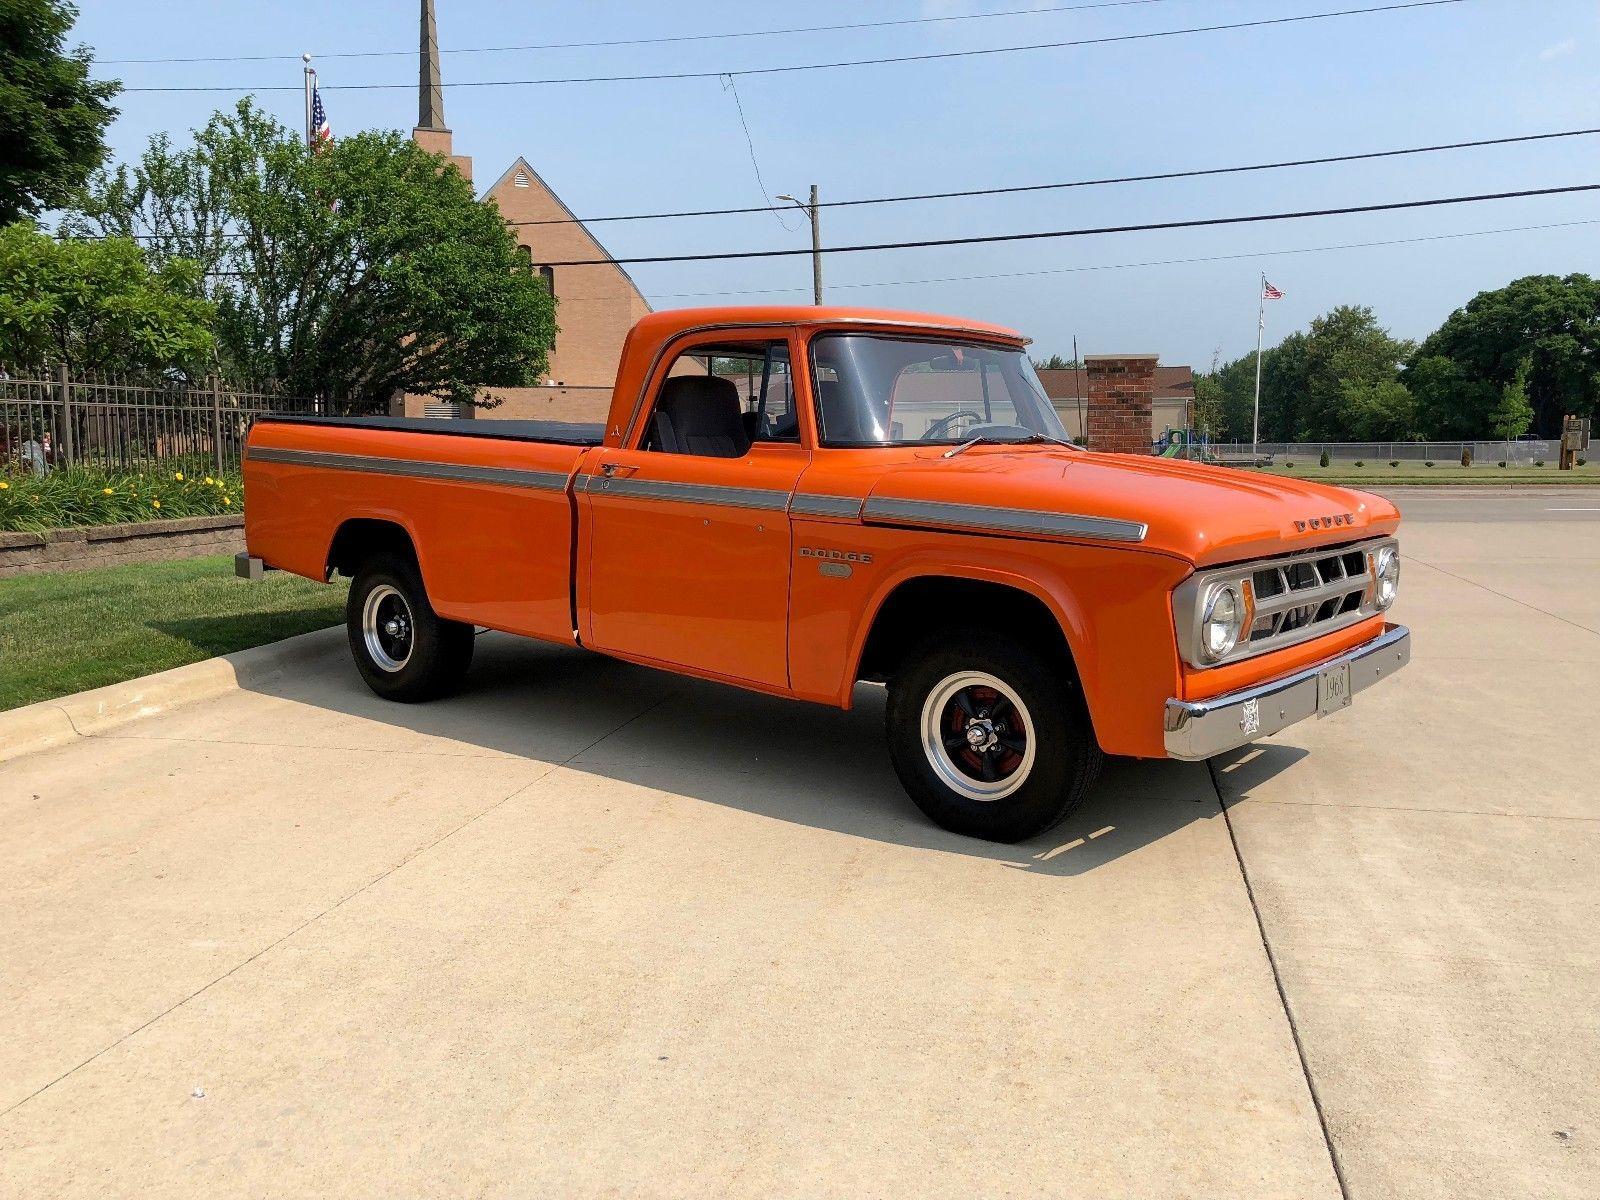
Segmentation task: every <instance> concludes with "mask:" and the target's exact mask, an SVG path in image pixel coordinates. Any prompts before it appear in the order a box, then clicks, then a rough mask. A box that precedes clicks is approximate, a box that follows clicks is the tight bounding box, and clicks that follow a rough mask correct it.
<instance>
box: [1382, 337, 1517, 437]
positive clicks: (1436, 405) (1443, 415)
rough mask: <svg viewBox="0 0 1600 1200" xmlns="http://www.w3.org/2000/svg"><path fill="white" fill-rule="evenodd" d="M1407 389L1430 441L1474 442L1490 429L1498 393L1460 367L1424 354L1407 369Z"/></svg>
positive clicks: (1419, 424)
mask: <svg viewBox="0 0 1600 1200" xmlns="http://www.w3.org/2000/svg"><path fill="white" fill-rule="evenodd" d="M1403 378H1404V379H1405V384H1406V387H1407V388H1408V389H1409V390H1410V392H1411V394H1412V396H1414V397H1415V398H1416V402H1417V424H1418V426H1419V427H1420V428H1421V429H1422V430H1423V432H1424V433H1425V434H1426V435H1427V436H1428V437H1431V438H1476V437H1482V436H1483V435H1484V434H1485V433H1486V432H1488V429H1489V420H1490V414H1491V413H1492V412H1493V411H1494V408H1495V406H1496V404H1498V402H1499V398H1500V397H1499V389H1498V388H1496V387H1495V386H1494V385H1493V384H1492V383H1488V382H1486V381H1485V380H1482V379H1477V378H1474V377H1472V376H1470V375H1469V374H1468V373H1467V371H1466V370H1464V369H1463V368H1462V366H1461V364H1460V363H1457V362H1455V361H1454V360H1453V359H1449V358H1446V357H1444V356H1443V355H1440V354H1423V353H1421V352H1419V353H1418V356H1417V357H1416V358H1414V359H1412V361H1411V363H1410V365H1409V366H1407V367H1406V370H1405V374H1404V376H1403Z"/></svg>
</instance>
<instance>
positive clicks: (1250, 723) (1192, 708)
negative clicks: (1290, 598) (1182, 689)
mask: <svg viewBox="0 0 1600 1200" xmlns="http://www.w3.org/2000/svg"><path fill="white" fill-rule="evenodd" d="M1410 661H1411V631H1410V630H1409V629H1407V628H1406V627H1405V626H1404V625H1391V626H1389V627H1388V628H1387V629H1385V630H1384V631H1383V632H1382V633H1381V634H1379V635H1378V636H1377V637H1375V638H1373V639H1372V640H1371V641H1370V642H1363V643H1362V644H1361V645H1359V646H1356V647H1355V648H1354V649H1351V650H1346V651H1345V652H1344V653H1343V654H1336V655H1334V656H1333V657H1332V658H1328V659H1324V660H1323V661H1322V662H1319V663H1316V664H1314V665H1313V666H1309V667H1306V668H1305V669H1304V670H1301V671H1296V672H1295V673H1294V674H1293V675H1285V676H1284V677H1283V678H1281V679H1272V680H1269V681H1267V682H1266V683H1258V684H1256V685H1255V686H1253V687H1248V688H1243V689H1241V690H1240V691H1237V692H1229V693H1228V694H1227V695H1225V696H1213V697H1211V698H1210V699H1208V700H1168V701H1167V715H1166V741H1167V754H1168V755H1169V756H1170V757H1172V758H1181V759H1184V760H1186V761H1191V762H1193V761H1199V760H1201V759H1206V758H1210V757H1211V756H1212V755H1213V754H1221V753H1222V752H1223V751H1224V750H1232V749H1233V748H1234V747H1235V746H1243V745H1244V744H1245V743H1247V742H1253V741H1255V740H1256V739H1257V738H1264V737H1268V736H1270V735H1272V734H1274V733H1277V732H1278V731H1279V730H1282V729H1287V728H1288V727H1289V726H1290V725H1293V724H1294V723H1295V722H1297V721H1304V720H1305V719H1306V718H1307V717H1311V716H1315V715H1316V712H1317V677H1318V676H1319V675H1321V674H1322V673H1323V672H1324V671H1326V670H1327V669H1328V668H1329V667H1337V666H1339V665H1340V664H1342V663H1349V664H1350V691H1351V694H1352V695H1353V694H1354V693H1356V692H1359V691H1362V690H1363V689H1365V688H1369V687H1371V686H1372V685H1373V684H1375V683H1377V682H1378V680H1380V679H1382V678H1383V677H1384V676H1385V675H1392V674H1394V673H1395V672H1396V671H1398V670H1399V669H1400V668H1401V667H1403V666H1405V665H1406V663H1408V662H1410Z"/></svg>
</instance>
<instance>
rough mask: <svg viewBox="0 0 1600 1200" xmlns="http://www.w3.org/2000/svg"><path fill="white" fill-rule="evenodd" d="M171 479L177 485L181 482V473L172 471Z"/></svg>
mask: <svg viewBox="0 0 1600 1200" xmlns="http://www.w3.org/2000/svg"><path fill="white" fill-rule="evenodd" d="M172 477H173V478H174V479H176V480H177V481H178V482H179V483H182V482H183V472H182V471H174V472H173V473H172Z"/></svg>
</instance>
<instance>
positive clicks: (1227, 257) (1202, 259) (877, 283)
mask: <svg viewBox="0 0 1600 1200" xmlns="http://www.w3.org/2000/svg"><path fill="white" fill-rule="evenodd" d="M1587 225H1600V218H1595V219H1592V220H1584V221H1555V222H1552V223H1550V224H1546V225H1509V226H1504V227H1502V228H1500V229H1472V230H1465V231H1463V232H1461V233H1435V234H1428V235H1424V236H1421V237H1409V238H1388V239H1385V240H1383V241H1377V242H1337V243H1334V244H1332V245H1328V246H1299V247H1295V248H1292V249H1285V250H1251V251H1247V252H1243V253H1239V254H1205V255H1197V256H1195V257H1191V258H1160V259H1149V260H1146V261H1143V262H1126V263H1097V264H1092V265H1089V266H1080V267H1042V268H1040V269H1038V270H1034V271H1001V272H995V273H993V274H987V275H940V276H935V277H933V278H929V279H871V280H858V281H855V282H851V283H835V284H830V285H829V287H830V290H842V289H845V288H872V287H910V286H913V285H924V284H930V283H975V282H982V281H986V280H992V279H1030V278H1033V277H1035V276H1041V275H1077V274H1080V273H1084V272H1090V271H1129V270H1134V269H1136V268H1142V267H1177V266H1189V265H1191V264H1195V263H1212V262H1236V261H1239V260H1241V259H1261V258H1274V257H1279V256H1282V255H1287V254H1323V253H1327V252H1330V251H1335V250H1368V249H1376V248H1380V247H1387V246H1411V245H1418V244H1421V243H1424V242H1446V241H1453V240H1455V239H1457V238H1474V237H1491V236H1494V235H1496V234H1503V233H1530V232H1535V231H1539V230H1546V229H1572V228H1576V227H1578V226H1587ZM791 292H792V293H794V294H795V295H802V294H804V295H810V294H811V289H810V288H802V287H793V288H743V289H739V290H735V291H717V292H650V293H647V294H648V295H649V296H650V297H651V298H652V299H656V300H695V299H704V298H711V297H718V296H776V295H787V294H789V293H791ZM604 299H606V297H603V296H563V297H561V300H562V302H563V303H566V302H568V301H571V300H604Z"/></svg>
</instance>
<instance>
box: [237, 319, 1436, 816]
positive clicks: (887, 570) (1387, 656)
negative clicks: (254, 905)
mask: <svg viewBox="0 0 1600 1200" xmlns="http://www.w3.org/2000/svg"><path fill="white" fill-rule="evenodd" d="M1026 345H1027V341H1026V339H1025V338H1023V337H1022V336H1021V335H1020V334H1018V333H1016V332H1014V331H1012V330H1009V329H1005V328H1002V327H1000V326H996V325H989V324H984V323H981V322H976V321H965V320H958V319H952V318H946V317H937V316H927V315H922V314H915V313H895V312H880V311H872V310H861V309H846V308H799V307H762V308H718V309H703V310H682V311H674V312H662V313H655V314H652V315H650V316H647V317H645V318H644V319H643V320H641V321H640V322H639V323H638V324H637V325H636V326H635V327H634V329H633V330H632V332H631V333H630V335H629V337H628V339H627V343H626V346H625V348H624V351H623V354H622V360H621V364H620V367H619V370H618V374H617V381H616V386H615V390H614V392H613V395H612V398H611V407H610V411H609V414H608V415H607V416H606V419H605V421H604V423H603V424H599V423H597V424H594V425H579V424H555V423H548V422H517V421H495V420H484V419H460V420H426V419H393V418H381V417H379V418H344V419H341V418H333V417H302V418H283V417H272V418H265V419H263V420H262V421H260V422H259V423H258V424H256V426H255V427H254V429H253V430H252V431H251V434H250V437H249V442H248V446H247V451H246V456H245V463H244V476H245V495H246V498H247V502H246V505H245V514H246V536H247V539H248V550H247V551H246V552H245V554H243V555H241V556H240V561H239V570H240V573H241V574H244V575H247V576H259V574H260V572H261V570H262V569H264V568H267V567H272V568H279V569H282V570H286V571H292V572H295V573H296V574H299V575H304V576H307V577H309V578H312V579H328V578H330V577H331V576H332V575H333V573H334V572H338V573H340V574H342V575H346V576H349V577H350V578H352V579H353V580H354V582H353V584H352V586H351V588H350V597H349V608H348V626H349V641H350V648H351V652H352V654H353V655H354V657H355V662H356V666H357V668H358V669H359V670H360V672H361V675H362V677H363V678H364V679H365V680H366V682H367V684H368V686H370V687H371V688H372V690H373V691H374V692H376V693H377V694H378V695H380V696H384V697H387V698H389V699H391V700H398V701H419V700H429V699H432V698H434V697H438V696H442V695H445V694H447V693H449V692H451V691H453V690H454V689H456V688H458V687H459V686H460V685H461V683H462V680H463V677H464V676H465V675H466V673H467V669H468V665H469V664H470V662H471V659H472V652H473V646H474V639H473V631H474V627H487V628H490V629H497V630H504V631H506V632H509V633H514V634H521V635H524V636H527V637H532V638H538V639H542V640H544V641H549V642H555V643H560V644H563V645H569V646H582V647H586V648H588V649H590V650H594V651H598V652H600V653H603V654H608V655H612V656H614V657H616V658H620V659H626V660H628V661H631V662H637V663H643V664H645V665H648V666H651V667H658V668H662V669H665V670H669V671H677V672H680V673H683V674H685V675H693V676H698V677H701V678H705V679H712V680H717V681H720V682H722V683H727V684H733V685H736V686H739V687H745V688H751V689H754V690H757V691H761V692H767V693H771V694H774V695H779V696H786V697H791V698H793V699H796V700H803V701H811V702H814V703H819V704H829V705H834V706H837V707H839V708H849V707H850V705H851V703H852V698H853V696H854V695H855V693H856V688H857V685H858V683H860V682H862V681H870V682H881V683H885V684H886V685H887V688H888V697H887V714H888V718H887V721H888V730H887V732H888V748H889V755H890V758H891V760H892V762H893V764H894V768H895V771H896V773H897V774H898V775H899V778H900V781H901V782H902V784H903V785H904V786H905V789H906V791H907V792H908V793H909V795H910V796H911V798H912V800H914V801H915V802H916V804H917V805H918V806H919V807H920V808H921V809H922V811H923V812H924V813H926V814H927V815H928V816H929V817H930V818H931V819H932V820H934V821H935V822H937V823H939V824H940V825H942V826H944V827H945V828H947V829H952V830H955V831H957V832H960V833H965V834H971V835H974V836H977V837H984V838H990V839H994V840H999V841H1015V840H1019V839H1023V838H1027V837H1031V836H1033V835H1035V834H1037V833H1040V832H1042V831H1044V830H1046V829H1049V828H1050V827H1051V826H1052V825H1054V824H1056V823H1057V822H1058V821H1060V820H1061V819H1062V817H1063V816H1065V815H1066V814H1067V813H1068V812H1069V811H1071V810H1072V808H1073V807H1074V806H1075V805H1077V804H1078V803H1079V802H1080V801H1081V800H1082V798H1083V797H1084V795H1085V794H1086V793H1087V792H1088V791H1089V789H1090V787H1091V786H1092V784H1093V781H1094V779H1095V776H1096V773H1097V772H1098V770H1099V768H1100V764H1101V759H1102V755H1103V754H1114V755H1131V756H1135V757H1143V758H1161V757H1172V758H1180V759H1203V758H1206V757H1208V756H1210V755H1213V754H1216V753H1219V752H1221V751H1224V750H1227V749H1230V748H1232V747H1235V746H1238V745H1241V744H1244V743H1246V742H1249V741H1251V740H1253V739H1256V738H1258V737H1265V736H1268V735H1270V734H1272V733H1275V732H1277V731H1278V730H1281V729H1283V728H1285V727H1286V726H1288V725H1290V724H1292V723H1294V722H1296V721H1299V720H1302V719H1304V718H1307V717H1310V716H1312V715H1313V714H1318V715H1320V714H1326V713H1329V712H1332V711H1335V710H1337V709H1339V708H1342V707H1344V706H1345V705H1347V704H1349V703H1350V700H1351V697H1352V696H1353V695H1354V694H1355V693H1356V692H1359V691H1360V690H1362V689H1363V688H1365V687H1367V686H1369V685H1370V684H1372V683H1375V682H1376V681H1377V680H1378V679H1379V678H1381V677H1382V676H1384V675H1386V674H1391V673H1393V672H1394V671H1395V670H1397V669H1398V668H1399V667H1401V666H1404V665H1405V663H1406V661H1407V659H1408V656H1409V634H1408V632H1407V631H1406V630H1405V628H1404V627H1402V626H1398V625H1392V624H1389V623H1388V622H1387V621H1386V618H1385V613H1386V612H1387V610H1388V609H1389V607H1390V605H1391V604H1392V603H1393V602H1394V599H1395V594H1396V590H1397V588H1398V586H1399V571H1400V559H1399V551H1398V546H1397V544H1396V542H1395V539H1394V536H1393V535H1394V533H1395V531H1396V528H1397V526H1398V524H1399V513H1398V512H1397V511H1396V509H1395V507H1394V506H1393V505H1392V504H1390V503H1389V502H1388V501H1387V500H1384V499H1381V498H1379V497H1377V496H1370V495H1364V494H1362V493H1360V492H1354V491H1347V490H1345V489H1341V488H1335V487H1328V486H1321V485H1317V484H1313V483H1309V482H1302V481H1300V480H1289V479H1275V478H1268V477H1264V476H1260V475H1254V474H1244V473H1241V472H1239V471H1235V470H1228V469H1225V468H1219V467H1213V466H1206V465H1203V464H1198V463H1189V462H1178V461H1173V460H1168V459H1159V458H1154V457H1149V456H1142V455H1113V454H1099V453H1090V452H1087V451H1084V450H1081V449H1078V448H1076V447H1074V446H1072V445H1070V444H1069V443H1068V442H1067V440H1066V437H1065V434H1064V431H1063V430H1062V427H1061V425H1060V423H1059V420H1058V419H1057V417H1056V414H1055V412H1054V410H1053V409H1052V407H1051V405H1050V401H1049V399H1048V398H1047V397H1046V395H1045V393H1044V390H1043V388H1042V387H1040V385H1039V383H1038V380H1037V379H1036V377H1035V376H1034V373H1033V368H1032V367H1031V365H1030V364H1029V361H1028V358H1027V355H1026V354H1025V353H1024V348H1025V346H1026Z"/></svg>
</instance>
